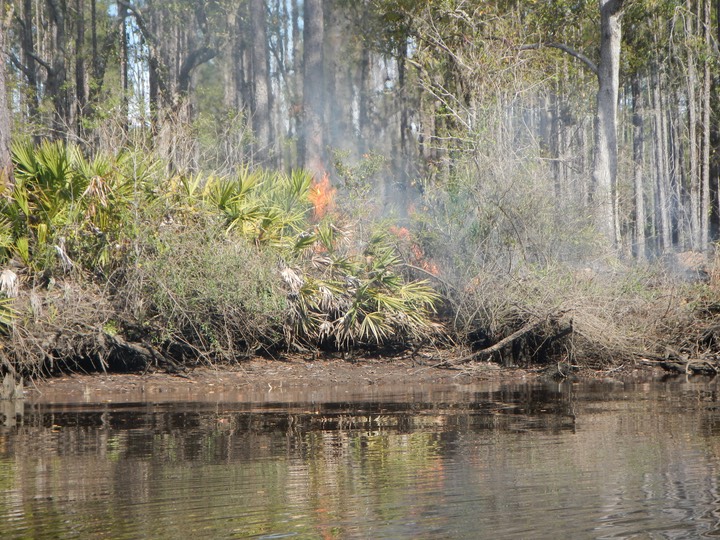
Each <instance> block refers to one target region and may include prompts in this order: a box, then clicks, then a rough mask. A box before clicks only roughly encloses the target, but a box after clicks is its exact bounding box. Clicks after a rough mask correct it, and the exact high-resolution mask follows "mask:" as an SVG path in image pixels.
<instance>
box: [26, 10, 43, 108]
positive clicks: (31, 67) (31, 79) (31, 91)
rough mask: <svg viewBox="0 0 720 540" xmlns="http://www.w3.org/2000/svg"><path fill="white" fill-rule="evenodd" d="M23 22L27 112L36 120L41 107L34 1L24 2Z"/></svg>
mask: <svg viewBox="0 0 720 540" xmlns="http://www.w3.org/2000/svg"><path fill="white" fill-rule="evenodd" d="M22 21H23V22H22V28H23V31H22V61H23V65H24V66H25V77H26V79H27V84H28V98H27V100H28V101H27V103H28V111H27V112H28V116H29V117H30V118H31V119H33V120H34V119H35V118H36V116H37V113H38V109H39V107H40V101H39V99H40V92H39V89H38V80H37V62H36V61H35V37H34V33H33V27H34V24H33V8H32V0H23V9H22Z"/></svg>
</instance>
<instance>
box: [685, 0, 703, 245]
mask: <svg viewBox="0 0 720 540" xmlns="http://www.w3.org/2000/svg"><path fill="white" fill-rule="evenodd" d="M686 8H687V11H688V13H687V14H686V16H685V35H686V38H687V39H690V38H691V36H693V33H694V31H693V23H692V19H693V17H692V15H691V13H692V5H691V0H687V2H686ZM686 48H687V75H686V81H687V111H688V127H689V141H688V142H689V144H688V150H689V160H690V230H691V233H690V239H691V243H690V245H691V247H692V249H698V248H699V246H700V242H701V234H700V174H699V167H698V146H697V143H698V136H697V125H698V121H697V99H696V94H695V92H696V90H695V88H696V87H697V82H698V81H697V67H696V65H695V55H694V52H693V50H692V47H690V46H689V45H688V46H687V47H686Z"/></svg>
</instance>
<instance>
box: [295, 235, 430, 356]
mask: <svg viewBox="0 0 720 540" xmlns="http://www.w3.org/2000/svg"><path fill="white" fill-rule="evenodd" d="M314 239H315V242H314V243H313V244H310V245H306V246H304V247H303V249H302V250H301V252H300V256H301V257H306V258H307V257H309V259H310V262H311V266H310V267H308V270H309V269H310V268H312V269H313V271H307V272H303V271H302V270H300V269H295V268H286V269H285V270H283V278H284V280H285V282H286V284H287V286H288V288H289V289H290V294H289V295H288V304H289V320H288V325H289V326H288V328H287V329H286V330H287V334H288V338H287V339H288V341H289V342H291V343H310V344H313V343H319V344H326V345H332V346H334V347H338V348H341V349H347V348H350V347H352V346H357V345H366V344H378V345H380V344H385V343H389V342H392V343H402V342H406V341H411V340H416V341H423V340H426V339H430V338H432V337H434V336H436V335H437V334H438V333H439V329H440V327H439V325H436V324H435V323H433V322H432V317H431V316H432V314H433V312H434V305H435V303H436V302H437V301H438V300H439V296H438V294H437V293H436V292H435V291H434V290H433V289H432V288H431V287H430V285H429V284H428V283H427V282H426V281H414V282H413V281H411V282H408V281H407V280H406V279H405V278H404V276H403V275H402V273H401V268H402V265H401V260H400V258H399V256H398V253H397V250H396V249H395V247H394V246H393V245H392V243H391V242H390V239H389V238H388V236H387V234H385V233H380V232H378V233H376V234H375V235H373V236H372V237H371V238H370V240H369V241H368V242H367V244H366V245H365V247H364V249H363V250H362V251H356V250H353V249H349V248H348V247H347V244H346V243H345V242H344V240H346V234H345V233H342V232H341V231H338V230H337V229H336V228H334V227H332V226H330V225H321V226H320V227H318V229H317V231H316V233H315V235H314Z"/></svg>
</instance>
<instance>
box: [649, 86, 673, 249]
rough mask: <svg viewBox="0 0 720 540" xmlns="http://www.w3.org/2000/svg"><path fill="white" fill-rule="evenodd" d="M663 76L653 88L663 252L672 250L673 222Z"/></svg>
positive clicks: (656, 176) (656, 175)
mask: <svg viewBox="0 0 720 540" xmlns="http://www.w3.org/2000/svg"><path fill="white" fill-rule="evenodd" d="M661 80H662V79H661V76H660V75H659V74H658V76H657V78H656V80H655V85H654V88H653V92H652V95H653V116H654V119H655V178H656V184H657V193H658V213H659V225H660V236H661V238H660V240H661V249H662V251H663V252H669V251H671V250H672V222H671V219H670V200H669V198H670V194H669V191H670V186H669V183H670V181H669V178H668V176H669V175H668V169H669V167H668V157H667V144H666V140H667V139H666V137H667V131H666V129H665V121H664V119H663V104H662V98H661V96H660V84H661Z"/></svg>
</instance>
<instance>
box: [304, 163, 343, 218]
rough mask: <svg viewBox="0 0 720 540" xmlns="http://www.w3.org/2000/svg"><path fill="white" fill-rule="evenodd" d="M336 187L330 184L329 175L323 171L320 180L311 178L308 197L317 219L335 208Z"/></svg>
mask: <svg viewBox="0 0 720 540" xmlns="http://www.w3.org/2000/svg"><path fill="white" fill-rule="evenodd" d="M336 191H337V190H336V189H335V188H334V187H332V186H331V185H330V177H329V176H328V175H327V173H325V174H324V175H323V177H322V179H321V180H320V181H316V180H313V184H312V186H311V187H310V193H309V195H308V198H309V199H310V202H311V203H312V205H313V208H314V209H315V214H314V216H315V219H316V220H317V221H319V220H321V219H322V218H324V217H325V216H326V215H328V214H329V213H332V212H333V211H334V210H335V193H336Z"/></svg>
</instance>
